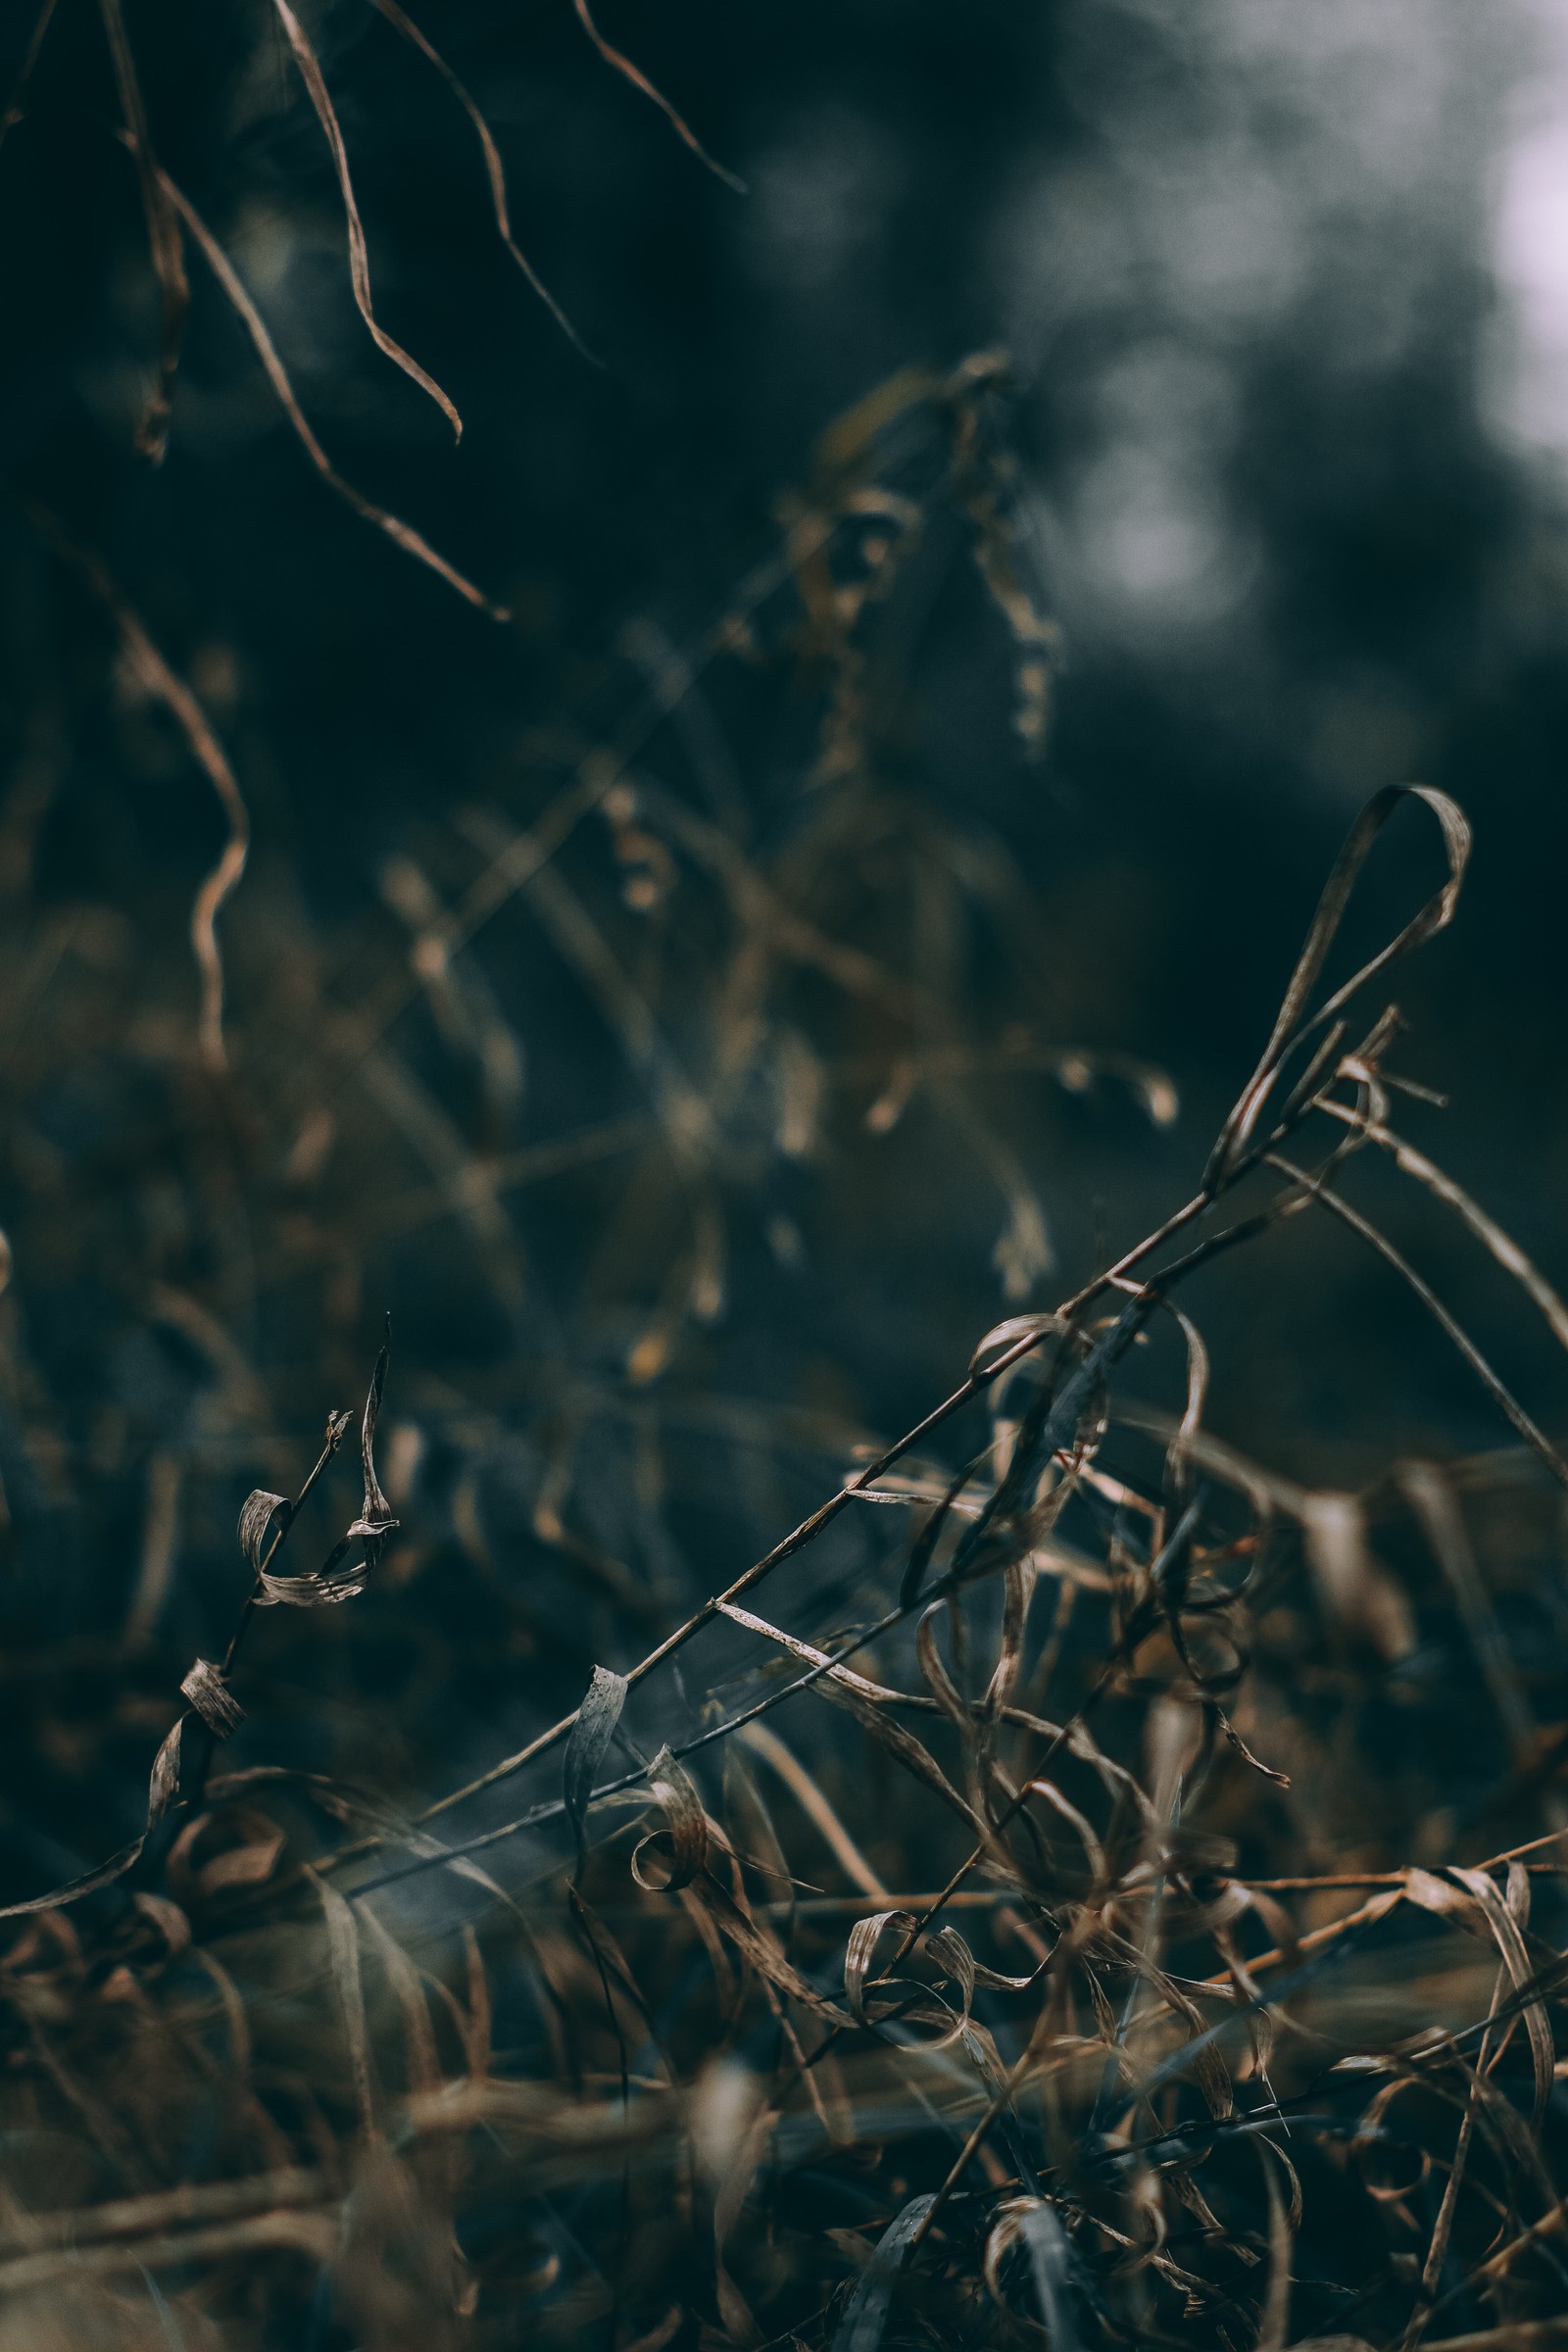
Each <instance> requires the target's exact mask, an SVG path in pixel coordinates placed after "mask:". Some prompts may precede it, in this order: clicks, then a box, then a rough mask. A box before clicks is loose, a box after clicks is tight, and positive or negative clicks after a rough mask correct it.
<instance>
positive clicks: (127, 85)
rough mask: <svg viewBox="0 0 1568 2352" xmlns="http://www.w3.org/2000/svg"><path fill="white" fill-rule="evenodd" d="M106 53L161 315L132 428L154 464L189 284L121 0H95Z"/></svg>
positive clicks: (164, 437)
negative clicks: (152, 377)
mask: <svg viewBox="0 0 1568 2352" xmlns="http://www.w3.org/2000/svg"><path fill="white" fill-rule="evenodd" d="M99 8H100V10H101V12H102V15H103V21H104V30H105V32H106V33H107V35H108V38H109V54H110V58H111V60H112V62H113V64H114V69H115V87H116V89H117V90H118V92H119V95H120V110H121V113H122V115H123V118H124V123H125V130H126V133H127V135H128V137H129V141H130V149H131V153H132V155H133V156H134V157H135V160H136V177H137V180H138V182H139V184H140V187H141V204H142V211H143V213H144V214H145V216H146V221H147V250H148V253H149V255H150V256H151V259H152V265H153V270H154V271H155V273H156V275H157V278H158V293H159V299H160V303H161V306H162V311H163V343H162V348H161V350H160V353H159V362H158V374H159V380H158V388H157V390H156V391H155V392H154V393H153V395H152V397H151V399H150V400H149V401H148V403H147V406H146V408H145V409H144V410H143V412H142V417H141V421H140V423H139V424H138V425H137V427H136V447H137V449H138V450H139V451H140V453H141V455H142V456H143V457H144V458H150V459H151V460H152V462H153V464H154V465H157V464H159V463H160V461H161V460H162V458H163V455H164V452H165V450H166V449H167V448H168V446H169V420H170V415H171V412H172V408H173V405H174V378H175V376H176V375H177V374H178V372H179V354H180V349H181V346H182V345H183V343H184V340H185V318H186V314H187V312H188V311H189V309H190V286H189V283H188V281H187V279H186V276H185V250H184V244H183V240H182V239H181V237H180V233H179V222H178V220H177V219H176V218H175V214H174V209H173V206H172V204H171V203H170V201H169V196H168V193H167V191H166V190H165V188H164V186H163V184H162V182H161V180H160V178H159V175H158V160H157V158H156V156H155V155H154V153H153V148H152V141H151V139H150V138H149V136H148V132H147V109H146V107H145V105H144V104H143V102H142V94H141V83H140V81H139V80H138V79H137V76H136V61H135V58H134V57H133V56H132V54H131V47H130V39H129V35H128V34H127V33H126V31H125V18H124V12H123V9H122V7H121V5H120V0H99Z"/></svg>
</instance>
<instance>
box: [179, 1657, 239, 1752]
mask: <svg viewBox="0 0 1568 2352" xmlns="http://www.w3.org/2000/svg"><path fill="white" fill-rule="evenodd" d="M179 1687H180V1690H181V1691H183V1693H184V1695H185V1696H186V1697H187V1698H188V1699H189V1700H190V1703H191V1705H192V1706H193V1707H194V1708H195V1710H196V1712H197V1714H198V1715H199V1716H200V1717H201V1719H202V1721H203V1723H205V1724H206V1726H207V1728H208V1730H209V1731H210V1732H211V1733H212V1734H213V1735H214V1737H215V1738H216V1739H219V1740H226V1739H227V1738H228V1735H229V1733H230V1732H232V1731H237V1730H238V1728H239V1726H240V1725H241V1724H242V1723H243V1722H244V1720H245V1710H244V1708H243V1707H242V1706H241V1705H240V1703H239V1701H238V1699H237V1698H236V1697H235V1696H234V1694H233V1692H232V1691H230V1689H229V1687H228V1685H227V1684H226V1683H225V1682H224V1680H223V1676H222V1671H221V1668H220V1667H217V1666H215V1665H214V1664H213V1662H212V1659H211V1658H198V1659H197V1660H196V1663H195V1665H194V1666H192V1668H191V1670H190V1672H189V1673H188V1674H187V1675H186V1677H185V1679H184V1681H183V1682H182V1683H181V1684H180V1686H179Z"/></svg>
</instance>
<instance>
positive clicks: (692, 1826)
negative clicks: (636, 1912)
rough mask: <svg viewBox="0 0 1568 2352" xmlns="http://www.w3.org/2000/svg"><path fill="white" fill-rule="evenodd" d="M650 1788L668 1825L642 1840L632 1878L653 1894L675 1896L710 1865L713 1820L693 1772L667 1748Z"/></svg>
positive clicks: (651, 1776)
mask: <svg viewBox="0 0 1568 2352" xmlns="http://www.w3.org/2000/svg"><path fill="white" fill-rule="evenodd" d="M648 1786H649V1788H650V1789H651V1790H652V1791H653V1794H654V1797H655V1799H656V1800H657V1802H658V1803H659V1804H661V1805H662V1807H663V1811H664V1823H665V1826H664V1828H663V1829H662V1830H655V1831H654V1833H653V1834H652V1836H651V1837H648V1838H641V1839H640V1840H639V1841H638V1843H637V1845H636V1847H635V1848H634V1850H633V1853H632V1857H631V1875H632V1877H633V1878H634V1879H635V1880H636V1882H637V1884H638V1886H639V1887H646V1888H647V1890H648V1892H649V1893H651V1894H675V1893H678V1892H679V1890H680V1889H681V1888H682V1887H689V1886H690V1885H691V1883H692V1881H693V1879H695V1878H696V1877H697V1875H698V1873H699V1871H701V1870H703V1869H705V1868H706V1866H707V1862H708V1816H707V1814H706V1813H705V1812H704V1810H703V1800H702V1798H701V1797H700V1796H699V1795H698V1793H697V1787H696V1784H695V1782H694V1781H693V1780H692V1777H691V1775H690V1773H689V1772H687V1770H686V1768H685V1766H684V1765H682V1764H678V1763H677V1762H676V1760H675V1758H674V1757H673V1756H672V1755H671V1754H670V1752H669V1749H668V1748H667V1747H662V1748H661V1749H660V1751H659V1753H658V1755H657V1756H656V1757H655V1758H654V1760H653V1762H652V1764H650V1765H649V1767H648Z"/></svg>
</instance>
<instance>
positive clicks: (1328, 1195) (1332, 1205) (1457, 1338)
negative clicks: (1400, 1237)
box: [1263, 1152, 1568, 1487]
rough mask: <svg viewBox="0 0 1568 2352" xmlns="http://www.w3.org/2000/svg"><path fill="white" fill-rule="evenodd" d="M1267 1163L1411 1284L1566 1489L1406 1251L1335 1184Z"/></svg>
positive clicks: (1550, 1453) (1278, 1156)
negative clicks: (1335, 1188) (1338, 1190)
mask: <svg viewBox="0 0 1568 2352" xmlns="http://www.w3.org/2000/svg"><path fill="white" fill-rule="evenodd" d="M1263 1159H1264V1165H1265V1166H1267V1167H1271V1168H1277V1169H1278V1170H1279V1172H1280V1174H1281V1175H1282V1176H1289V1177H1291V1178H1292V1179H1293V1180H1294V1181H1295V1182H1296V1183H1298V1184H1301V1185H1304V1186H1306V1187H1307V1188H1308V1190H1309V1192H1310V1195H1311V1198H1312V1199H1313V1200H1314V1201H1316V1202H1317V1203H1318V1205H1319V1206H1320V1207H1322V1208H1326V1209H1327V1210H1328V1211H1329V1213H1330V1215H1331V1216H1335V1217H1338V1218H1339V1220H1340V1222H1341V1224H1342V1225H1348V1227H1349V1229H1350V1231H1351V1232H1352V1233H1355V1234H1359V1235H1360V1237H1361V1239H1362V1241H1364V1242H1366V1243H1368V1244H1369V1245H1370V1247H1371V1248H1372V1249H1374V1250H1376V1251H1377V1253H1378V1255H1379V1256H1380V1257H1381V1258H1382V1259H1383V1261H1384V1263H1385V1264H1386V1265H1388V1266H1391V1267H1392V1268H1393V1269H1394V1271H1395V1273H1396V1274H1397V1275H1398V1276H1399V1278H1400V1280H1401V1281H1402V1282H1404V1283H1406V1284H1407V1285H1408V1286H1409V1288H1410V1289H1411V1290H1412V1291H1413V1292H1414V1294H1415V1296H1416V1297H1417V1298H1418V1299H1420V1301H1421V1303H1422V1305H1423V1306H1424V1307H1425V1308H1426V1310H1427V1313H1428V1314H1429V1315H1430V1316H1431V1317H1432V1319H1433V1321H1434V1322H1435V1323H1437V1324H1438V1325H1439V1327H1440V1328H1441V1329H1442V1330H1443V1331H1445V1332H1446V1334H1447V1336H1448V1338H1449V1339H1450V1340H1451V1341H1452V1342H1453V1345H1454V1346H1455V1348H1458V1350H1459V1353H1460V1354H1461V1355H1462V1356H1463V1357H1464V1360H1465V1362H1466V1363H1467V1364H1468V1365H1469V1366H1470V1369H1471V1371H1472V1372H1474V1374H1475V1375H1476V1378H1477V1379H1478V1380H1479V1381H1480V1382H1481V1385H1482V1386H1483V1388H1484V1389H1485V1390H1486V1391H1487V1394H1488V1395H1489V1396H1490V1397H1492V1399H1493V1401H1494V1403H1495V1404H1496V1405H1497V1406H1498V1408H1499V1410H1500V1411H1502V1412H1503V1413H1504V1414H1505V1415H1506V1416H1507V1418H1508V1419H1509V1420H1510V1421H1511V1422H1512V1423H1513V1426H1514V1428H1515V1429H1516V1430H1517V1431H1518V1432H1519V1435H1520V1436H1521V1437H1522V1438H1523V1439H1524V1442H1525V1444H1526V1445H1527V1446H1529V1447H1530V1449H1531V1451H1532V1452H1533V1453H1535V1454H1537V1455H1538V1456H1539V1457H1540V1459H1541V1460H1542V1461H1543V1462H1544V1464H1545V1465H1546V1468H1547V1469H1548V1470H1549V1471H1550V1472H1551V1475H1552V1477H1553V1478H1554V1479H1556V1480H1557V1482H1558V1484H1559V1485H1560V1486H1563V1487H1568V1460H1565V1459H1564V1457H1563V1455H1562V1454H1561V1453H1559V1451H1558V1450H1557V1448H1556V1446H1553V1444H1552V1442H1551V1440H1550V1439H1549V1438H1548V1437H1547V1436H1546V1434H1545V1432H1544V1430H1543V1429H1542V1428H1540V1427H1539V1425H1538V1424H1537V1423H1536V1422H1535V1421H1534V1420H1533V1419H1532V1417H1531V1415H1530V1414H1529V1413H1528V1412H1526V1410H1525V1408H1524V1406H1523V1405H1522V1404H1521V1403H1520V1402H1519V1400H1518V1398H1517V1397H1515V1396H1514V1394H1513V1391H1512V1390H1511V1389H1510V1388H1509V1387H1508V1385H1507V1383H1506V1382H1505V1381H1504V1380H1503V1379H1502V1378H1501V1376H1500V1374H1498V1373H1497V1372H1495V1370H1494V1369H1493V1367H1492V1365H1491V1364H1490V1363H1489V1362H1488V1361H1487V1358H1486V1357H1485V1356H1484V1355H1483V1354H1482V1352H1481V1350H1480V1348H1478V1347H1477V1346H1476V1344H1475V1342H1474V1340H1472V1339H1471V1337H1470V1335H1469V1333H1468V1332H1467V1331H1466V1330H1465V1329H1464V1327H1463V1325H1462V1324H1461V1323H1459V1322H1458V1321H1457V1319H1456V1318H1455V1317H1454V1316H1453V1315H1452V1314H1451V1313H1450V1312H1449V1310H1448V1309H1447V1307H1446V1306H1445V1305H1444V1303H1443V1300H1442V1299H1440V1298H1439V1297H1438V1295H1437V1293H1436V1291H1434V1290H1433V1288H1432V1286H1431V1284H1430V1283H1428V1282H1425V1281H1423V1279H1422V1277H1421V1276H1420V1275H1419V1274H1418V1273H1417V1272H1416V1270H1415V1268H1414V1266H1412V1265H1411V1263H1410V1261H1409V1259H1408V1258H1407V1257H1406V1256H1405V1255H1404V1254H1403V1252H1402V1250H1399V1249H1397V1247H1396V1245H1395V1244H1394V1243H1393V1242H1391V1241H1390V1240H1389V1238H1388V1236H1387V1235H1386V1234H1384V1233H1381V1232H1380V1231H1379V1230H1378V1228H1377V1226H1375V1225H1374V1224H1373V1223H1372V1221H1371V1219H1370V1218H1368V1217H1363V1216H1362V1214H1361V1212H1360V1210H1359V1209H1357V1208H1352V1207H1351V1205H1350V1203H1349V1201H1347V1200H1345V1199H1344V1198H1343V1197H1342V1196H1341V1195H1340V1194H1339V1193H1337V1192H1335V1190H1334V1189H1333V1187H1332V1186H1331V1185H1328V1184H1325V1183H1323V1182H1322V1181H1321V1179H1320V1178H1319V1177H1318V1176H1316V1175H1313V1174H1310V1173H1309V1172H1308V1171H1307V1170H1306V1169H1304V1168H1299V1167H1298V1166H1297V1165H1296V1164H1295V1162H1294V1161H1292V1160H1289V1159H1287V1158H1285V1157H1284V1155H1283V1154H1282V1153H1280V1152H1265V1153H1264V1155H1263Z"/></svg>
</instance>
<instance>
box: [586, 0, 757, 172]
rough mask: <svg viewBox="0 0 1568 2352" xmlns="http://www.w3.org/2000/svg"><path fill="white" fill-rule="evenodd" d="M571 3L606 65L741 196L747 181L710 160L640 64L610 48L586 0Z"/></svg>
mask: <svg viewBox="0 0 1568 2352" xmlns="http://www.w3.org/2000/svg"><path fill="white" fill-rule="evenodd" d="M572 5H573V7H574V8H575V9H576V11H577V22H578V24H579V25H581V26H582V28H583V30H584V32H585V33H586V34H587V35H588V38H589V39H590V40H591V41H592V43H593V45H594V47H595V48H596V49H597V50H598V52H599V54H600V56H601V57H602V58H603V59H604V61H605V63H606V65H607V66H613V68H614V70H615V72H616V73H620V74H623V75H624V77H625V79H626V80H627V81H629V82H630V83H631V86H632V88H633V89H634V90H641V92H642V94H643V96H644V97H645V98H651V99H652V100H653V102H654V104H655V106H657V107H658V109H659V111H660V113H661V114H662V116H663V118H664V120H665V122H666V123H668V124H669V126H670V128H671V129H672V130H673V131H674V132H675V135H676V136H677V138H679V139H680V140H682V141H683V142H684V144H685V145H686V146H688V147H689V148H690V149H691V151H692V153H693V155H695V156H696V157H697V159H698V161H699V162H700V163H704V164H706V165H707V166H708V169H709V170H710V172H713V173H714V175H715V176H716V177H717V178H719V179H721V180H722V181H723V182H724V185H725V186H726V187H727V188H733V189H734V190H735V193H736V195H737V196H744V195H745V194H746V182H745V181H744V180H743V179H737V178H736V176H735V174H734V172H726V171H725V169H724V167H723V165H722V164H716V163H715V162H714V161H713V158H712V157H711V155H710V154H709V152H708V150H707V148H706V147H705V146H704V145H703V143H702V141H701V140H700V139H699V138H698V136H697V134H696V132H695V131H694V130H693V129H692V128H691V126H690V125H689V124H688V123H686V122H685V121H684V120H683V119H682V117H681V116H680V115H678V114H677V113H676V111H675V109H674V108H673V107H672V106H671V105H670V103H669V100H668V99H667V98H666V97H665V96H664V95H663V93H662V91H661V90H656V89H655V87H654V85H653V83H652V82H651V81H650V80H649V78H648V76H647V74H646V73H643V71H642V69H641V67H639V66H635V65H633V63H632V61H631V59H630V58H629V57H626V56H624V55H623V54H622V52H621V51H620V50H618V49H615V48H613V47H612V45H611V43H610V42H609V41H607V40H606V39H605V36H604V34H603V33H602V32H601V31H600V29H599V27H598V25H596V24H595V23H594V20H593V17H592V15H591V14H590V12H589V8H588V0H572Z"/></svg>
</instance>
